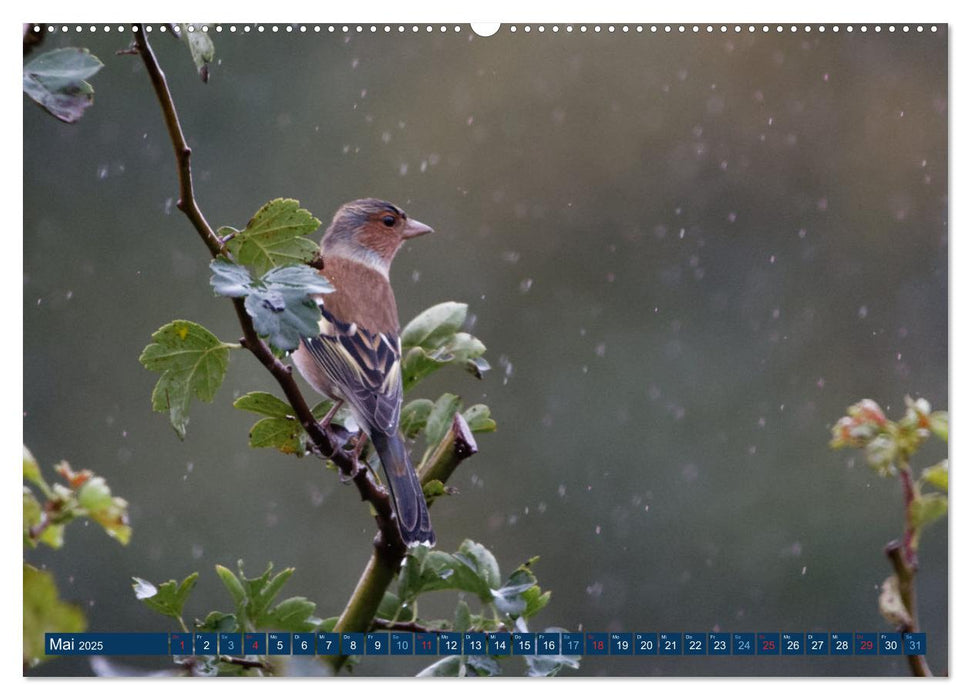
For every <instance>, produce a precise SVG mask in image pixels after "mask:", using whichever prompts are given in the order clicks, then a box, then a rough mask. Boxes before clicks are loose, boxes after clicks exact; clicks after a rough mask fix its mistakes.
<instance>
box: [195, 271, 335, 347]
mask: <svg viewBox="0 0 971 700" xmlns="http://www.w3.org/2000/svg"><path fill="white" fill-rule="evenodd" d="M209 268H210V269H211V270H212V272H213V276H212V279H211V280H210V282H211V284H212V288H213V290H215V292H216V293H217V294H221V295H223V296H229V297H245V298H246V300H245V305H246V312H247V313H248V314H249V315H250V317H251V318H252V319H253V326H254V327H255V328H256V332H257V333H259V334H260V335H262V336H264V337H266V338H267V339H268V340H269V341H270V344H271V345H273V346H274V347H275V348H277V349H279V350H282V351H284V352H288V351H290V350H295V349H296V348H297V347H298V346H299V345H300V340H301V339H302V338H310V337H312V336H315V335H317V333H318V332H319V331H320V328H319V323H320V318H321V317H320V309H319V308H318V307H317V303H316V302H315V301H314V300H313V299H312V298H311V295H312V294H326V293H327V292H332V291H334V287H333V286H332V285H331V284H330V282H328V281H327V279H326V278H324V277H322V276H321V275H319V274H318V273H317V271H316V270H315V269H314V268H312V267H308V266H306V265H290V266H288V267H275V268H273V269H272V270H270V271H269V272H267V273H266V274H265V275H263V277H261V278H260V279H258V280H254V279H253V278H252V277H251V276H250V274H249V271H248V270H247V269H246V268H245V267H242V266H241V265H235V264H233V263H231V262H229V261H228V260H226V259H225V258H217V259H216V260H213V261H212V263H210V265H209Z"/></svg>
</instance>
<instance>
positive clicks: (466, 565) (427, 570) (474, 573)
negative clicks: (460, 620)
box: [398, 550, 492, 602]
mask: <svg viewBox="0 0 971 700" xmlns="http://www.w3.org/2000/svg"><path fill="white" fill-rule="evenodd" d="M441 590H459V591H466V592H468V593H472V594H474V595H476V596H477V597H478V598H479V599H480V600H482V601H483V602H488V601H490V600H491V599H492V592H491V590H490V588H489V584H488V582H487V581H486V580H485V579H484V578H483V576H482V574H481V573H480V572H479V571H478V570H477V568H476V562H475V561H474V560H473V559H471V558H470V557H468V556H464V555H462V554H460V553H458V552H457V553H456V554H448V553H446V552H440V551H437V550H431V551H427V552H425V553H424V554H419V555H417V556H416V555H415V554H413V553H411V552H409V555H408V557H407V558H406V560H405V565H404V566H403V567H402V571H401V574H400V576H399V580H398V595H399V596H400V598H401V600H403V601H405V602H410V601H413V600H415V598H417V597H418V596H419V595H421V594H422V593H427V592H429V591H441Z"/></svg>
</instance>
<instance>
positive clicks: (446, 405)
mask: <svg viewBox="0 0 971 700" xmlns="http://www.w3.org/2000/svg"><path fill="white" fill-rule="evenodd" d="M461 409H462V399H460V398H459V397H458V396H456V395H455V394H442V395H441V396H440V397H438V400H437V401H436V402H435V405H434V406H433V407H432V409H431V412H430V413H429V414H428V419H427V421H426V422H425V441H426V442H427V443H428V445H429V446H432V447H433V446H435V445H438V443H439V442H441V441H442V438H444V437H445V434H446V433H447V432H448V430H449V428H451V427H452V419H453V418H455V414H456V413H458V412H459V411H460V410H461Z"/></svg>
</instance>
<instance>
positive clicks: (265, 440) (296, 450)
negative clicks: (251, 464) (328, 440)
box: [249, 418, 306, 455]
mask: <svg viewBox="0 0 971 700" xmlns="http://www.w3.org/2000/svg"><path fill="white" fill-rule="evenodd" d="M303 435H304V432H303V427H302V426H301V425H300V422H299V421H297V420H296V419H293V418H263V419H261V420H258V421H256V423H254V424H253V427H252V428H250V431H249V446H250V447H273V448H276V449H278V450H280V452H282V453H283V454H287V455H302V454H303V453H304V452H305V451H306V447H305V445H304V441H303Z"/></svg>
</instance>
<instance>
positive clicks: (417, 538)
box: [371, 430, 435, 547]
mask: <svg viewBox="0 0 971 700" xmlns="http://www.w3.org/2000/svg"><path fill="white" fill-rule="evenodd" d="M371 442H372V443H373V444H374V450H375V451H376V452H377V453H378V457H379V458H380V459H381V466H383V467H384V475H385V478H386V480H387V482H388V487H389V488H390V489H391V500H392V501H393V502H394V510H395V513H397V515H398V530H399V531H400V532H401V538H402V539H403V540H404V541H405V544H406V545H408V546H409V547H411V546H413V545H416V544H427V545H429V546H432V545H434V544H435V533H434V532H433V531H432V521H431V518H429V517H428V507H427V506H426V505H425V495H424V494H423V493H422V490H421V483H420V482H419V481H418V475H417V474H416V473H415V470H414V469H413V468H412V466H411V460H410V459H409V458H408V450H406V449H405V441H404V440H403V439H402V438H401V435H399V434H398V432H397V431H395V432H394V433H392V434H390V435H385V434H382V433H380V432H378V431H377V430H375V431H374V434H373V435H372V436H371Z"/></svg>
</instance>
